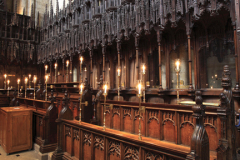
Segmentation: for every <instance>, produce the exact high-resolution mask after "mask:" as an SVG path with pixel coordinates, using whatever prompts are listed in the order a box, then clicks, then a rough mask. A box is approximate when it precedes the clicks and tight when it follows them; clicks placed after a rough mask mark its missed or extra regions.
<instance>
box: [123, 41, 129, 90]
mask: <svg viewBox="0 0 240 160" xmlns="http://www.w3.org/2000/svg"><path fill="white" fill-rule="evenodd" d="M123 49H124V52H125V68H124V69H125V88H126V89H127V88H129V87H130V83H129V81H130V75H129V70H130V69H129V54H128V53H129V47H128V45H125V46H124V47H123ZM122 51H123V50H122Z"/></svg>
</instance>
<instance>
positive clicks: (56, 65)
mask: <svg viewBox="0 0 240 160" xmlns="http://www.w3.org/2000/svg"><path fill="white" fill-rule="evenodd" d="M57 67H58V64H57V63H55V64H54V69H55V80H54V83H57Z"/></svg>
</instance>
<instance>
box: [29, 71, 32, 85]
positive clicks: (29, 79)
mask: <svg viewBox="0 0 240 160" xmlns="http://www.w3.org/2000/svg"><path fill="white" fill-rule="evenodd" d="M28 77H29V81H28V83H29V87H28V88H31V77H32V75H31V74H29V75H28Z"/></svg>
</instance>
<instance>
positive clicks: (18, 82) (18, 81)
mask: <svg viewBox="0 0 240 160" xmlns="http://www.w3.org/2000/svg"><path fill="white" fill-rule="evenodd" d="M17 84H18V97H19V84H20V79H19V78H18V80H17Z"/></svg>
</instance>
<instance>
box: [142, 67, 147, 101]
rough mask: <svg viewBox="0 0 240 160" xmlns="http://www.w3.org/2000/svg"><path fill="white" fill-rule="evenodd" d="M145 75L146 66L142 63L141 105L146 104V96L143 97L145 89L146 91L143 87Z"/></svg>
mask: <svg viewBox="0 0 240 160" xmlns="http://www.w3.org/2000/svg"><path fill="white" fill-rule="evenodd" d="M145 75H146V66H145V64H144V63H143V64H142V83H143V103H145V102H146V96H145V89H146V86H145Z"/></svg>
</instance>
